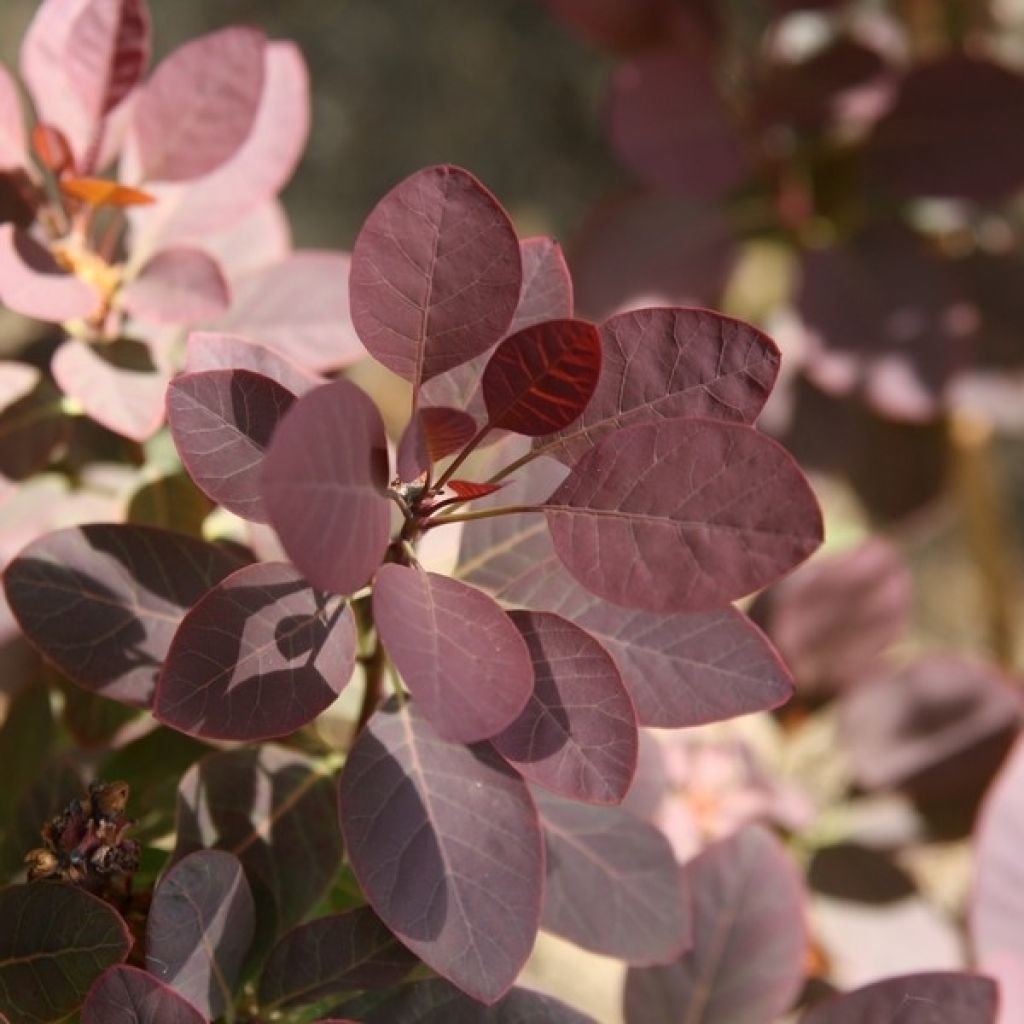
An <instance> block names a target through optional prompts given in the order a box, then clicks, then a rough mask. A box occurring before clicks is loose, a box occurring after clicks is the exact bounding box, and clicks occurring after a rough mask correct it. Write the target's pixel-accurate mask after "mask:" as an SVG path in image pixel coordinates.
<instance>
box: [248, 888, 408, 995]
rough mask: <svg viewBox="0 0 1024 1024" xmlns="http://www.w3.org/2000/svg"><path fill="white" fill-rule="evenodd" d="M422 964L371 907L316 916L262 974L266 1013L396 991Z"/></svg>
mask: <svg viewBox="0 0 1024 1024" xmlns="http://www.w3.org/2000/svg"><path fill="white" fill-rule="evenodd" d="M417 963H418V961H417V959H416V957H415V956H413V955H412V953H410V952H409V950H407V949H406V948H405V947H404V946H403V945H401V943H399V941H398V940H397V939H396V938H395V937H394V935H392V934H391V932H389V931H388V930H387V928H385V927H384V924H383V923H382V922H381V920H380V918H379V917H377V915H376V914H375V913H374V912H373V911H372V910H371V909H370V908H369V907H357V908H356V909H355V910H350V911H347V912H346V913H344V914H332V915H331V916H329V917H318V918H315V919H314V920H312V921H309V922H308V923H307V924H303V925H299V927H298V928H293V929H292V930H291V931H290V932H288V934H287V935H285V936H284V937H283V938H282V939H281V941H280V942H279V943H278V944H277V945H276V946H275V947H274V950H273V952H272V953H271V954H270V958H269V959H268V960H267V962H266V964H265V965H264V968H263V973H262V975H261V976H260V1008H261V1009H262V1010H263V1012H265V1013H271V1012H273V1011H274V1010H277V1009H289V1008H290V1007H294V1006H304V1005H308V1004H310V1003H317V1002H320V1001H321V1000H323V999H328V998H330V997H332V996H337V995H340V994H342V993H345V992H352V991H355V990H357V989H380V988H392V987H393V986H395V985H398V984H399V983H400V982H401V981H402V979H403V978H404V977H405V976H406V975H407V974H408V973H409V972H410V971H411V970H412V969H413V967H415V966H416V964H417Z"/></svg>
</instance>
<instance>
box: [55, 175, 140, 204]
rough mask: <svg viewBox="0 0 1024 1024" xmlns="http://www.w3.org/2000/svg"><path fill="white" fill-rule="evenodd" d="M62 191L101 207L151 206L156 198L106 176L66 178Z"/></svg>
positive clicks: (73, 197)
mask: <svg viewBox="0 0 1024 1024" xmlns="http://www.w3.org/2000/svg"><path fill="white" fill-rule="evenodd" d="M60 187H61V191H62V192H63V193H64V194H65V195H67V196H70V197H71V198H72V199H79V200H81V201H82V202H83V203H88V204H89V205H90V206H93V207H96V208H99V207H101V206H117V207H127V206H149V205H150V204H151V203H155V202H156V199H155V198H154V197H153V196H151V195H150V194H149V193H148V192H143V191H142V189H139V188H132V187H131V186H130V185H120V184H118V182H116V181H109V180H108V179H106V178H64V179H63V180H62V181H61V183H60Z"/></svg>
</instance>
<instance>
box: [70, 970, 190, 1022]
mask: <svg viewBox="0 0 1024 1024" xmlns="http://www.w3.org/2000/svg"><path fill="white" fill-rule="evenodd" d="M205 1020H206V1018H205V1017H203V1016H202V1014H200V1013H199V1011H198V1010H197V1009H196V1008H195V1007H194V1006H193V1005H192V1004H191V1003H188V1002H186V1001H185V1000H184V999H182V998H181V996H179V995H178V994H177V992H175V991H174V990H173V989H171V988H168V987H167V986H166V985H164V984H162V983H161V982H159V981H157V980H156V978H154V977H153V975H152V974H148V973H147V972H146V971H140V970H139V969H138V968H137V967H111V968H110V970H108V971H106V972H104V973H103V974H102V975H101V976H100V977H99V978H98V979H97V981H96V984H95V985H93V987H92V988H91V989H90V990H89V995H88V997H87V998H86V1000H85V1004H84V1005H83V1006H82V1024H205Z"/></svg>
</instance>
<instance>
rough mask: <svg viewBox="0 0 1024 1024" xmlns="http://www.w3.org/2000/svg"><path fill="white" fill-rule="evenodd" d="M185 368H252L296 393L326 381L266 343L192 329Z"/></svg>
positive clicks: (298, 393)
mask: <svg viewBox="0 0 1024 1024" xmlns="http://www.w3.org/2000/svg"><path fill="white" fill-rule="evenodd" d="M185 359H186V363H185V369H186V370H187V372H189V373H202V372H203V371H204V370H251V371H252V372H253V373H261V374H263V376H264V377H269V378H270V379H271V380H273V381H276V382H277V383H278V384H280V385H281V387H283V388H286V389H287V390H288V391H290V392H291V393H292V394H293V395H304V394H305V393H306V392H307V391H312V390H313V388H315V387H318V386H319V385H321V384H323V383H325V381H324V379H323V378H322V377H319V376H317V375H316V374H314V373H310V372H309V371H307V370H304V369H302V367H300V366H298V365H296V364H295V363H293V362H291V360H289V359H286V358H285V357H284V356H281V355H278V354H277V353H276V352H274V351H272V350H271V349H269V348H267V347H266V346H264V345H259V344H257V343H256V342H252V341H249V340H248V339H246V338H240V337H238V336H236V335H233V334H217V333H212V332H207V331H193V332H192V333H191V334H190V335H189V338H188V352H187V355H186V357H185Z"/></svg>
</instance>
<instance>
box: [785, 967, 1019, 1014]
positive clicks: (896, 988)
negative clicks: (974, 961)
mask: <svg viewBox="0 0 1024 1024" xmlns="http://www.w3.org/2000/svg"><path fill="white" fill-rule="evenodd" d="M999 1004H1000V999H999V992H998V990H997V988H996V985H995V982H993V981H992V979H991V978H984V977H981V976H980V975H977V974H966V973H959V972H955V971H950V972H938V971H936V972H933V973H930V974H907V975H904V976H903V977H901V978H886V979H884V980H883V981H877V982H875V983H874V984H873V985H866V986H865V987H864V988H859V989H857V990H856V991H854V992H848V993H846V994H845V995H841V996H836V997H835V998H834V999H830V1000H828V1001H827V1002H824V1003H820V1004H819V1005H817V1006H813V1007H811V1009H810V1010H809V1011H808V1012H807V1013H806V1014H804V1016H803V1017H801V1018H800V1024H867V1022H868V1021H871V1022H874V1021H878V1022H879V1024H881V1022H883V1021H886V1022H890V1021H891V1022H893V1024H897V1022H898V1024H996V1011H997V1009H998V1007H999ZM1008 1024H1009V1022H1008Z"/></svg>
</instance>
